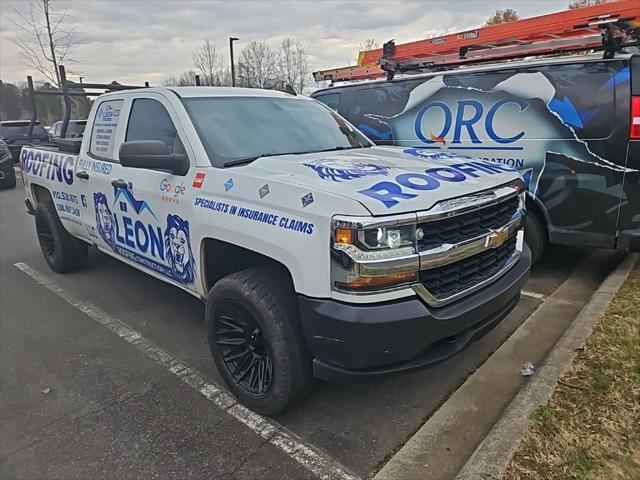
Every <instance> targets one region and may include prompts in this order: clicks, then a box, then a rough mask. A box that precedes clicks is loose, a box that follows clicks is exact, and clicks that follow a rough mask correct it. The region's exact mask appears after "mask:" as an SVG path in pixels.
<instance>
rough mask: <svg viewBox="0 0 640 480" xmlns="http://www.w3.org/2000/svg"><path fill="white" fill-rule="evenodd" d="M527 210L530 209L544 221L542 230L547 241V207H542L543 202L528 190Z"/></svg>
mask: <svg viewBox="0 0 640 480" xmlns="http://www.w3.org/2000/svg"><path fill="white" fill-rule="evenodd" d="M526 206H527V211H528V210H531V211H533V212H534V213H535V214H537V215H538V216H539V217H540V218H541V219H542V220H543V221H544V225H543V227H544V231H545V237H546V239H547V241H549V220H550V219H549V214H548V212H547V209H546V208H545V207H544V204H543V203H542V202H541V201H540V200H539V199H538V198H537V197H535V196H534V195H532V194H531V193H530V192H527V200H526Z"/></svg>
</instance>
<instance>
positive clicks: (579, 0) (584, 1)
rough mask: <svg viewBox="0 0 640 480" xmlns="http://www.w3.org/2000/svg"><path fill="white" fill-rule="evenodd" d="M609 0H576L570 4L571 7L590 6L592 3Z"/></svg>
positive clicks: (598, 3) (597, 3)
mask: <svg viewBox="0 0 640 480" xmlns="http://www.w3.org/2000/svg"><path fill="white" fill-rule="evenodd" d="M607 1H608V0H575V1H574V2H571V3H570V4H569V9H570V10H573V9H575V8H582V7H590V6H591V5H600V4H601V3H607Z"/></svg>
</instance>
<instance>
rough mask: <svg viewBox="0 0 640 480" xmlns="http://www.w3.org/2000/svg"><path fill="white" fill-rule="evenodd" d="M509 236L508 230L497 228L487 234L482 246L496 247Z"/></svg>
mask: <svg viewBox="0 0 640 480" xmlns="http://www.w3.org/2000/svg"><path fill="white" fill-rule="evenodd" d="M507 238H509V230H508V229H506V228H505V229H504V230H498V231H495V232H493V233H492V234H491V235H489V236H487V239H486V241H485V244H484V246H485V247H487V248H498V247H499V246H500V245H502V244H503V243H504V242H506V241H507Z"/></svg>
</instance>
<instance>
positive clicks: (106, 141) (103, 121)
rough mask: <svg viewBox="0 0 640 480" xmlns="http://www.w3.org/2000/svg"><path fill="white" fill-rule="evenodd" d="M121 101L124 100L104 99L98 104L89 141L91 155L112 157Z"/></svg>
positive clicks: (106, 158)
mask: <svg viewBox="0 0 640 480" xmlns="http://www.w3.org/2000/svg"><path fill="white" fill-rule="evenodd" d="M123 103H124V100H104V101H103V102H100V104H99V105H98V108H97V109H96V118H95V121H94V122H93V129H92V130H91V141H90V142H89V153H90V154H92V155H93V156H95V157H98V158H101V159H104V160H113V159H114V155H113V149H114V142H115V136H116V131H117V130H118V122H119V121H120V111H121V110H122V104H123Z"/></svg>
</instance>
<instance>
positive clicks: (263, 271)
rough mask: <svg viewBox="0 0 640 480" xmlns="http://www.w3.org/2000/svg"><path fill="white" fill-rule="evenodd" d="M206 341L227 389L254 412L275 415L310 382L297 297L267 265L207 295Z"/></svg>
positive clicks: (232, 278)
mask: <svg viewBox="0 0 640 480" xmlns="http://www.w3.org/2000/svg"><path fill="white" fill-rule="evenodd" d="M206 323H207V338H208V341H209V347H210V349H211V354H212V355H213V359H214V361H215V363H216V366H217V367H218V370H219V371H220V374H221V375H222V378H223V379H224V381H225V383H226V384H227V385H228V387H229V389H230V390H231V391H232V392H233V393H234V395H235V396H236V397H237V398H238V399H239V400H240V402H241V403H242V404H244V405H246V406H247V407H249V408H251V409H252V410H254V411H256V412H258V413H261V414H264V415H275V414H276V413H278V412H280V411H282V410H283V409H284V408H286V407H287V406H288V405H290V404H291V403H293V402H294V401H296V400H297V399H299V398H300V397H301V396H302V395H304V394H305V393H306V391H307V390H308V388H309V386H310V385H311V382H312V375H311V359H310V357H309V354H308V353H307V351H306V348H305V345H304V338H303V336H302V333H301V330H300V323H299V320H298V311H297V302H296V301H295V293H294V291H293V289H292V288H291V286H290V281H289V279H288V278H287V276H286V275H285V274H284V273H282V272H280V271H277V270H274V269H269V268H266V267H258V268H251V269H248V270H243V271H240V272H236V273H232V274H230V275H228V276H226V277H224V278H223V279H221V280H219V281H218V282H217V283H216V284H215V285H214V286H213V288H212V289H211V291H210V292H209V296H208V298H207V307H206Z"/></svg>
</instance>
